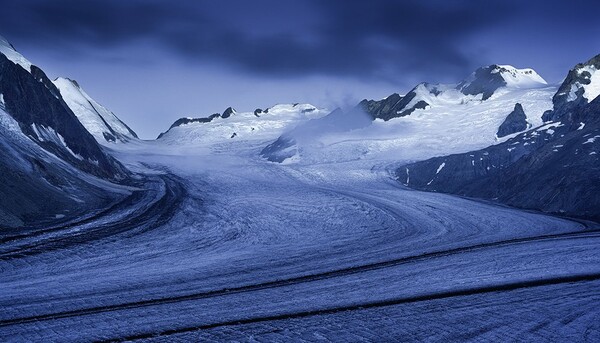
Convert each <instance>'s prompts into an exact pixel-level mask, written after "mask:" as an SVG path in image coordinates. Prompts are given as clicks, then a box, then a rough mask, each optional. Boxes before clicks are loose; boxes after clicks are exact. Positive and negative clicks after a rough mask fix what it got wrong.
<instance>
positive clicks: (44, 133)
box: [0, 45, 129, 228]
mask: <svg viewBox="0 0 600 343" xmlns="http://www.w3.org/2000/svg"><path fill="white" fill-rule="evenodd" d="M6 48H7V46H6V45H4V46H3V49H6ZM10 48H12V47H10ZM5 51H6V50H5ZM9 51H10V52H13V51H12V50H9ZM9 55H10V53H9ZM14 55H17V56H19V57H20V54H18V53H16V52H13V56H12V57H13V58H14ZM22 60H24V58H22ZM22 60H21V61H22ZM17 61H19V60H17ZM27 63H28V62H27ZM27 63H25V62H20V63H15V62H14V61H13V60H11V59H9V58H8V57H7V55H5V54H4V53H2V52H0V100H1V101H0V147H1V149H0V184H1V186H0V227H3V228H6V227H22V226H30V225H37V224H40V223H44V222H50V221H56V220H57V219H61V218H69V217H73V216H76V215H82V214H83V213H84V212H86V211H87V210H89V209H91V208H97V207H99V206H103V205H105V204H107V203H108V202H110V201H113V200H114V199H115V198H116V197H117V196H116V195H115V194H111V192H110V191H107V190H106V189H105V188H104V186H100V183H102V182H104V181H101V180H100V179H104V180H107V181H123V180H125V179H127V178H128V176H129V172H128V171H127V170H126V169H125V168H124V167H123V166H122V165H121V164H120V163H119V162H117V161H116V160H115V159H114V158H112V157H111V156H109V155H107V154H106V153H105V152H104V151H103V150H102V148H101V147H100V146H99V145H98V143H97V142H96V140H95V139H94V137H93V136H92V135H91V134H90V133H89V132H88V131H87V130H86V129H85V127H84V126H83V125H82V124H81V123H80V121H79V120H78V119H77V117H76V116H75V114H74V113H73V112H72V111H71V109H70V108H69V107H68V106H67V104H66V103H65V101H64V100H63V98H62V96H61V93H60V91H59V90H58V89H57V88H56V86H55V85H54V84H53V83H52V82H51V81H50V80H49V79H48V78H47V77H46V75H45V74H44V72H43V71H42V70H41V69H39V68H38V67H36V66H34V65H28V64H27ZM25 68H27V69H29V70H27V69H25ZM107 184H108V183H107Z"/></svg>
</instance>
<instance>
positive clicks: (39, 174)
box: [0, 38, 600, 228]
mask: <svg viewBox="0 0 600 343" xmlns="http://www.w3.org/2000/svg"><path fill="white" fill-rule="evenodd" d="M598 69H600V55H599V56H596V57H594V58H592V59H590V60H589V61H587V62H585V63H581V64H577V65H576V66H574V68H573V69H571V70H570V71H569V72H568V74H567V76H566V78H565V80H564V81H563V82H562V84H561V85H559V86H556V85H549V84H548V83H547V82H546V81H545V80H544V79H543V78H542V77H541V76H540V75H538V74H537V73H536V72H535V71H534V70H532V69H518V68H515V67H512V66H509V65H490V66H486V67H482V68H479V69H477V70H476V71H474V72H473V73H472V74H471V75H469V76H468V77H466V78H465V79H464V80H461V81H460V82H458V83H456V84H429V83H420V84H418V85H416V86H415V87H414V88H413V89H411V90H410V91H409V92H408V93H406V94H404V95H401V94H399V93H394V94H391V95H389V96H387V97H385V98H383V99H380V100H368V99H364V100H362V101H360V102H359V103H358V104H357V105H355V106H353V107H350V108H343V109H340V108H338V109H334V110H333V111H329V110H327V109H324V108H318V107H316V106H313V105H310V104H279V105H275V106H271V107H268V108H264V109H263V108H257V109H255V110H252V111H247V112H244V111H236V110H235V109H233V107H228V108H227V109H225V110H224V111H223V112H222V113H215V114H211V115H207V116H200V117H185V118H181V119H178V120H177V121H175V122H174V123H173V124H172V125H171V127H170V128H169V129H168V130H167V131H165V132H163V133H161V134H160V135H159V136H158V138H157V139H156V140H154V141H151V142H149V141H143V140H140V139H139V138H138V137H137V135H136V133H135V132H134V131H133V130H132V129H131V128H130V127H129V126H127V125H126V124H125V123H124V122H123V121H121V120H120V119H119V118H118V117H117V116H116V115H115V114H114V113H112V112H111V111H110V110H108V109H107V108H105V107H104V106H102V105H101V104H99V103H98V102H96V101H95V100H94V99H93V98H92V97H91V96H89V95H88V94H87V93H86V92H85V91H84V90H83V88H82V87H81V86H80V85H79V84H78V83H77V82H76V81H73V80H71V79H68V78H57V79H55V80H53V81H51V80H50V79H49V78H48V77H47V76H46V75H45V73H44V72H43V71H42V70H41V69H40V68H38V67H37V66H35V65H33V64H32V63H31V62H29V61H28V60H27V59H26V58H25V57H23V56H22V55H21V54H20V53H19V52H18V51H17V50H16V49H15V48H14V47H13V46H12V45H11V44H10V43H9V42H8V41H6V40H5V39H4V38H0V132H1V135H0V144H2V147H3V148H2V149H1V150H0V154H1V155H2V158H1V159H0V170H1V171H2V173H1V174H0V182H2V184H3V186H2V187H0V222H1V223H2V226H7V227H13V228H17V227H30V226H33V225H40V223H47V222H53V221H66V220H68V219H69V218H74V217H76V216H78V215H81V213H84V212H85V211H86V210H88V209H90V208H100V207H106V206H109V204H111V203H114V202H115V201H117V200H118V199H120V198H122V197H123V194H124V191H123V189H124V188H126V187H130V186H132V185H138V186H139V182H138V181H139V179H140V175H137V174H136V173H134V172H132V171H131V170H130V169H128V168H126V167H125V166H124V165H123V163H122V162H120V161H119V160H118V159H117V158H115V157H114V155H115V154H114V153H115V152H118V151H119V150H120V149H123V147H127V146H136V145H144V144H152V145H153V146H155V147H167V146H179V145H195V146H202V147H203V148H209V149H213V151H214V150H215V149H224V147H227V148H228V149H250V150H251V151H252V153H253V154H254V156H256V157H257V159H259V160H260V159H262V161H263V162H264V163H283V164H299V165H301V164H311V163H313V164H314V163H346V162H352V161H354V162H357V163H362V164H365V165H370V166H374V165H382V164H385V165H387V166H388V167H387V169H389V166H393V168H391V169H390V170H391V175H392V176H393V177H394V178H395V179H396V180H397V181H398V182H399V183H400V184H403V185H404V186H406V187H410V188H414V189H418V190H424V191H431V192H444V193H452V194H457V195H461V196H465V197H472V198H480V199H485V200H490V201H496V202H500V203H503V204H506V205H509V206H514V207H519V208H525V209H531V210H539V211H544V212H549V213H555V214H560V215H566V216H571V217H581V218H586V219H593V220H598V219H600V189H599V185H600V163H599V160H598V158H599V157H598V150H600V149H599V145H600V127H599V125H600V119H599V116H600V115H599V114H600V104H599V102H600V100H598V95H599V94H600V73H598V72H597V71H598ZM115 156H116V155H115ZM136 180H137V181H136ZM125 193H126V192H125Z"/></svg>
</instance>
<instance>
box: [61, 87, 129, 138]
mask: <svg viewBox="0 0 600 343" xmlns="http://www.w3.org/2000/svg"><path fill="white" fill-rule="evenodd" d="M53 83H54V84H55V85H56V87H57V88H58V89H59V90H60V93H61V95H62V97H63V99H64V100H65V102H66V103H67V105H68V106H69V108H70V109H71V110H72V111H73V113H75V115H76V116H77V119H79V121H80V122H81V124H83V126H84V127H85V128H86V129H87V130H88V131H89V132H90V133H91V134H92V135H93V136H94V138H96V140H97V141H98V142H99V143H102V144H105V143H107V142H126V141H129V140H131V139H135V138H137V135H136V134H135V132H133V131H132V130H131V129H130V128H129V127H128V126H127V125H125V123H123V122H122V121H121V120H120V119H119V118H117V116H115V114H114V113H112V112H111V111H109V110H108V109H106V108H105V107H104V106H102V105H100V104H99V103H98V102H96V101H95V100H94V99H92V98H91V97H90V96H89V95H88V94H87V93H86V92H85V91H84V90H83V89H82V88H81V86H79V84H78V83H77V82H76V81H74V80H71V79H68V78H62V77H59V78H57V79H56V80H54V81H53Z"/></svg>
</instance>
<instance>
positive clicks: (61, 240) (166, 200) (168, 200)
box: [0, 175, 186, 261]
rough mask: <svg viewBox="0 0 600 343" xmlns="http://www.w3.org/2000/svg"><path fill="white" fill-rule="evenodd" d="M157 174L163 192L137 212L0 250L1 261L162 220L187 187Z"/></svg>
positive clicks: (155, 224)
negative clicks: (140, 211)
mask: <svg viewBox="0 0 600 343" xmlns="http://www.w3.org/2000/svg"><path fill="white" fill-rule="evenodd" d="M159 177H160V178H161V179H162V180H163V182H164V184H165V194H164V195H163V196H162V197H161V198H160V199H158V200H157V201H155V202H154V203H153V204H152V205H151V206H149V207H148V208H147V209H146V210H145V211H144V212H142V213H140V214H138V215H136V216H132V217H127V218H126V219H125V220H122V221H117V222H112V223H107V224H103V225H100V226H98V227H94V228H90V229H89V230H84V231H81V232H76V233H69V234H68V235H64V236H60V237H55V238H51V239H47V240H41V241H40V242H36V243H31V244H28V245H24V246H19V247H18V248H16V249H14V250H9V251H5V252H3V253H0V261H6V260H12V259H16V258H21V257H24V256H31V255H35V254H39V253H45V252H48V251H53V250H58V249H64V248H67V247H70V246H73V245H77V244H83V243H87V242H91V241H94V240H99V239H103V238H106V237H110V236H114V235H117V234H121V233H124V232H127V231H132V230H136V229H137V230H138V231H140V232H143V231H148V230H151V229H154V228H157V227H159V226H161V225H163V224H165V223H166V222H168V221H169V220H170V218H171V217H172V216H173V215H174V214H175V213H176V212H177V209H178V208H179V205H180V204H181V202H182V201H183V199H184V198H185V196H186V190H185V186H184V185H183V184H182V182H183V181H182V180H180V179H179V178H177V177H175V176H173V175H160V176H159ZM135 199H138V197H134V198H131V199H129V201H126V202H123V203H120V207H127V206H132V205H134V204H135V201H133V200H135ZM97 219H98V218H97ZM139 229H141V230H139Z"/></svg>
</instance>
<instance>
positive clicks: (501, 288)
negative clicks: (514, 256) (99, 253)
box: [98, 273, 600, 342]
mask: <svg viewBox="0 0 600 343" xmlns="http://www.w3.org/2000/svg"><path fill="white" fill-rule="evenodd" d="M595 280H600V273H594V274H579V275H573V276H564V277H556V278H547V279H536V280H528V281H520V282H513V283H505V284H501V285H492V286H484V287H476V288H465V289H459V290H453V291H446V292H440V293H431V294H424V295H417V296H412V297H404V298H396V299H389V300H383V301H376V302H368V303H362V304H356V305H349V306H341V307H332V308H326V309H320V310H312V311H304V312H295V313H285V314H277V315H272V316H263V317H254V318H245V319H237V320H231V321H223V322H217V323H210V324H204V325H199V326H190V327H182V328H177V329H169V330H164V331H159V332H148V333H141V334H136V335H131V336H126V337H119V338H112V339H108V340H102V341H98V342H124V341H134V340H141V339H150V338H157V337H161V336H169V335H174V334H181V333H186V332H195V331H200V330H208V329H213V328H217V327H223V326H235V325H244V324H254V323H261V322H269V321H277V320H286V319H296V318H304V317H312V316H318V315H328V314H336V313H340V312H346V311H356V310H363V309H369V308H378V307H386V306H393V305H401V304H408V303H414V302H421V301H429V300H438V299H445V298H452V297H460V296H469V295H477V294H485V293H494V292H506V291H512V290H516V289H523V288H534V287H541V286H550V285H557V284H564V283H576V282H585V281H595Z"/></svg>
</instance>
